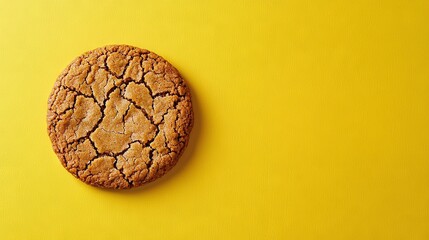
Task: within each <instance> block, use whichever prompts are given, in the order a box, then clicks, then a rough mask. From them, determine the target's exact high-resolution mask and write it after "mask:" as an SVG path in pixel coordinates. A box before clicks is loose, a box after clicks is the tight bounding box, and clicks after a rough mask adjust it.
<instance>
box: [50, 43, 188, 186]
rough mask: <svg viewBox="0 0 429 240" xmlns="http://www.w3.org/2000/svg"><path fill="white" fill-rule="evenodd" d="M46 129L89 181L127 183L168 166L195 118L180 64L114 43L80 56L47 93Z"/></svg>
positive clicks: (70, 166)
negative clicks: (48, 94) (175, 64)
mask: <svg viewBox="0 0 429 240" xmlns="http://www.w3.org/2000/svg"><path fill="white" fill-rule="evenodd" d="M47 122H48V134H49V137H50V139H51V141H52V145H53V149H54V151H55V153H56V154H57V156H58V158H59V159H60V161H61V163H62V165H63V166H64V167H65V168H66V169H67V170H68V171H69V172H70V173H71V174H73V175H74V176H75V177H77V178H79V179H80V180H82V181H84V182H85V183H88V184H90V185H93V186H97V187H103V188H115V189H125V188H131V187H137V186H141V185H143V184H145V183H148V182H151V181H153V180H155V179H157V178H159V177H161V176H162V175H164V174H165V173H166V172H167V171H168V170H170V169H171V168H172V167H173V166H174V165H175V164H176V163H177V161H178V159H179V157H180V155H181V154H182V153H183V151H184V149H185V147H186V145H187V143H188V138H189V134H190V131H191V129H192V123H193V112H192V103H191V96H190V92H189V89H188V88H187V86H186V84H185V82H184V80H183V78H182V77H181V76H180V74H179V72H178V71H177V70H176V69H175V68H174V67H173V66H172V65H171V64H170V63H168V62H167V61H166V60H164V59H163V58H162V57H160V56H158V55H156V54H155V53H152V52H150V51H148V50H144V49H139V48H136V47H131V46H127V45H112V46H106V47H103V48H98V49H95V50H93V51H89V52H87V53H85V54H83V55H81V56H79V57H77V58H76V59H75V60H74V61H73V62H72V63H71V64H69V65H68V66H67V68H66V69H65V70H64V71H63V72H62V73H61V74H60V76H59V77H58V79H57V81H56V82H55V85H54V87H53V89H52V92H51V95H50V96H49V100H48V114H47Z"/></svg>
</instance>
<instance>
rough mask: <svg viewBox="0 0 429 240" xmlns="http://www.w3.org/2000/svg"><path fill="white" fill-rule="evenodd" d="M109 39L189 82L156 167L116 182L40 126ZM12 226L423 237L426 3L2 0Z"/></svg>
mask: <svg viewBox="0 0 429 240" xmlns="http://www.w3.org/2000/svg"><path fill="white" fill-rule="evenodd" d="M113 43H126V44H131V45H135V46H138V47H142V48H147V49H150V50H152V51H154V52H156V53H158V54H160V55H162V56H164V57H165V58H166V59H167V60H169V61H170V62H171V63H173V64H174V65H175V66H176V67H177V68H178V69H179V70H180V71H181V73H182V74H183V76H184V77H185V78H186V79H187V82H188V83H189V85H190V87H191V89H192V93H193V103H194V106H195V117H196V123H195V127H194V130H193V132H192V139H191V142H190V145H189V147H188V149H187V150H186V153H185V155H184V156H183V158H182V159H181V161H180V163H179V165H178V166H177V167H176V168H175V169H174V171H173V172H171V173H170V174H168V175H167V176H166V177H164V178H163V179H162V180H160V181H158V182H156V183H154V184H151V185H149V186H147V187H143V188H140V189H137V190H132V191H122V192H112V191H106V190H100V189H97V188H93V187H90V186H87V185H85V184H84V183H81V182H80V181H79V180H77V179H75V178H74V177H72V176H71V175H70V174H69V173H67V171H66V170H64V169H63V168H62V167H61V165H60V163H59V161H58V160H57V158H56V156H55V155H54V153H53V150H52V148H51V144H50V141H49V139H48V136H47V133H46V130H45V128H46V123H45V114H46V103H47V98H48V95H49V93H50V91H51V87H52V86H53V83H54V81H55V79H56V77H57V75H58V74H59V73H60V72H61V71H62V69H63V68H64V67H65V66H66V65H67V64H68V63H69V62H70V61H71V60H72V59H73V58H74V57H76V56H78V55H80V54H81V53H83V52H84V51H87V50H90V49H93V48H96V47H99V46H103V45H106V44H113ZM0 73H1V75H0V76H1V77H0V79H1V80H0V81H1V87H0V113H1V118H0V158H1V159H0V236H1V237H0V239H2V240H5V239H330V240H331V239H333V240H335V239H377V240H378V239H429V2H428V1H426V0H421V1H399V0H398V1H394V0H381V1H373V0H368V1H322V0H320V1H301V0H292V1H258V2H257V1H247V2H234V1H231V2H230V1H213V2H211V3H208V1H171V2H166V1H99V2H98V3H97V2H96V1H83V0H82V1H57V2H55V1H10V0H9V1H6V0H0Z"/></svg>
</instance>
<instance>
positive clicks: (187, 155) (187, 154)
mask: <svg viewBox="0 0 429 240" xmlns="http://www.w3.org/2000/svg"><path fill="white" fill-rule="evenodd" d="M187 86H188V88H189V89H190V91H191V98H192V110H193V112H194V123H193V127H192V131H191V135H190V138H189V142H188V146H187V147H186V149H185V151H184V153H183V154H182V156H181V157H180V159H179V161H178V162H177V164H176V166H174V167H173V168H172V169H171V170H170V171H169V172H167V173H166V174H165V175H164V176H162V177H161V178H159V179H157V180H155V181H153V182H151V183H148V184H145V185H143V186H140V187H135V188H131V189H126V190H113V189H103V188H101V189H100V190H101V191H104V192H112V193H117V194H125V195H130V194H132V195H134V194H144V193H148V192H150V191H151V190H152V189H155V188H159V187H161V186H162V185H165V184H168V182H169V181H170V180H171V179H174V178H175V177H176V175H178V174H180V173H182V172H183V170H184V169H185V168H186V166H187V165H188V164H190V162H192V160H193V156H194V153H195V150H196V149H197V145H198V142H199V141H198V140H199V138H200V136H201V129H202V128H201V123H202V119H203V117H202V113H201V108H200V105H199V102H198V96H197V94H196V93H195V92H194V91H193V90H192V86H190V84H189V82H187Z"/></svg>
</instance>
